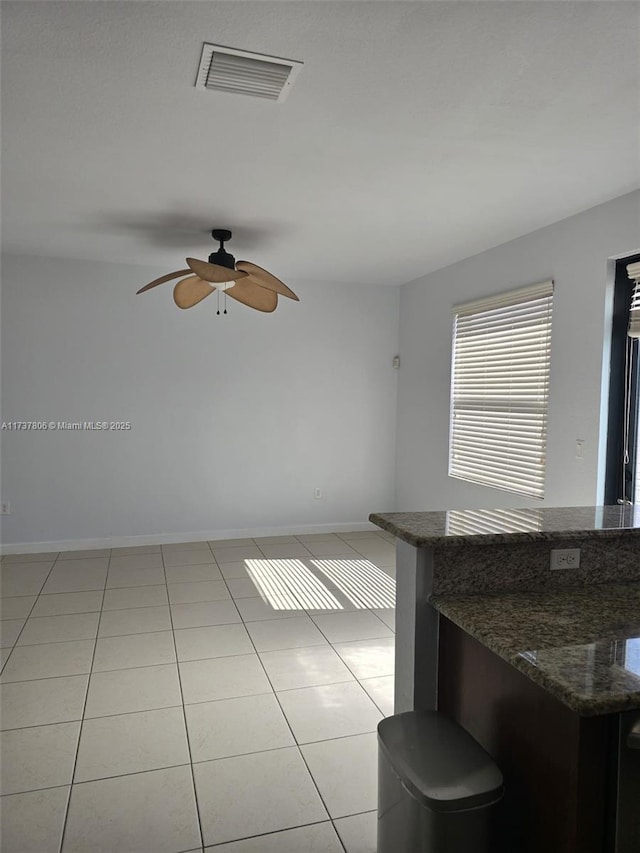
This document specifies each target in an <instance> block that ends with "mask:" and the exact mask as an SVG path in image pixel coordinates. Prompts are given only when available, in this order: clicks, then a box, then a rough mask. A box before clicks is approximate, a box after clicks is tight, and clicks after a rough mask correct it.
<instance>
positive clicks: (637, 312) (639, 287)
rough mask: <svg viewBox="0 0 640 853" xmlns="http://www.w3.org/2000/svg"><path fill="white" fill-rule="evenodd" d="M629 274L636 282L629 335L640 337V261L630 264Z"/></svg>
mask: <svg viewBox="0 0 640 853" xmlns="http://www.w3.org/2000/svg"><path fill="white" fill-rule="evenodd" d="M627 275H628V276H629V278H630V279H631V281H633V282H635V284H634V285H633V291H632V293H631V307H630V309H629V337H630V338H640V263H638V264H629V265H628V266H627Z"/></svg>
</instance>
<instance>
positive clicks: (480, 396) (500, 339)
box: [449, 281, 553, 498]
mask: <svg viewBox="0 0 640 853" xmlns="http://www.w3.org/2000/svg"><path fill="white" fill-rule="evenodd" d="M552 299H553V282H552V281H546V282H542V283H540V284H536V285H533V286H531V287H526V288H522V289H520V290H515V291H511V292H509V293H503V294H500V295H498V296H494V297H490V298H487V299H481V300H478V301H476V302H469V303H467V304H465V305H459V306H457V307H455V308H454V314H455V320H454V330H453V364H452V379H451V422H450V443H449V475H450V476H452V477H457V478H459V479H461V480H468V481H469V482H472V483H480V484H482V485H485V486H492V487H493V488H496V489H503V490H505V491H508V492H515V493H517V494H520V495H529V496H532V497H537V498H542V497H543V496H544V476H545V453H546V440H547V409H548V400H549V370H550V358H551V309H552Z"/></svg>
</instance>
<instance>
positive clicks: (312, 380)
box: [1, 256, 398, 550]
mask: <svg viewBox="0 0 640 853" xmlns="http://www.w3.org/2000/svg"><path fill="white" fill-rule="evenodd" d="M162 272H166V270H155V269H151V270H149V269H146V268H142V267H128V266H124V265H120V264H105V263H97V264H95V263H90V262H86V261H79V260H59V259H58V260H56V259H45V258H33V257H17V256H7V257H5V258H4V259H3V266H2V285H3V289H2V356H3V359H2V418H3V420H4V421H14V420H21V421H30V420H44V421H85V420H87V421H89V420H106V421H112V420H118V421H131V422H132V425H133V428H132V430H131V431H130V432H108V433H102V432H8V431H4V432H3V433H2V435H1V438H2V499H3V500H10V501H11V504H12V514H11V515H10V516H8V517H5V518H3V519H2V541H3V543H4V544H5V545H6V544H7V543H45V542H53V541H60V540H62V541H63V542H67V543H69V542H74V543H75V542H77V541H78V540H87V539H89V540H100V541H102V540H109V541H111V542H114V541H116V540H120V539H122V538H123V537H129V536H141V537H151V539H149V541H159V538H162V539H164V540H165V541H166V540H168V539H169V538H170V537H171V536H172V535H174V534H175V535H176V538H178V539H180V538H188V537H189V534H194V535H195V534H199V533H206V534H207V535H214V534H216V533H217V532H221V533H222V535H227V536H228V535H231V534H232V533H233V532H235V531H242V530H247V531H250V532H254V533H256V534H257V533H259V532H269V531H274V532H276V531H278V530H280V529H282V530H284V529H287V530H291V529H294V528H301V529H302V528H304V529H315V528H316V526H318V525H331V526H335V525H337V524H347V525H350V524H353V523H357V522H364V521H366V519H367V516H368V514H369V512H371V511H372V510H380V509H382V510H384V509H389V508H391V507H392V505H393V468H394V447H395V414H396V384H397V371H394V370H393V369H392V366H391V359H392V357H393V355H394V354H395V352H396V350H397V323H398V290H397V289H393V288H372V287H367V286H357V285H350V286H345V287H339V286H336V285H326V284H323V283H310V282H308V283H304V282H295V281H294V282H290V284H291V286H292V287H293V289H294V290H296V291H297V292H298V294H299V296H300V298H301V301H300V303H294V302H292V301H290V300H287V299H283V300H281V302H280V304H279V306H278V309H277V311H276V312H275V313H274V314H271V315H265V314H261V313H259V312H256V311H253V310H251V309H249V308H246V307H245V306H243V305H240V304H239V303H236V302H233V301H232V300H231V299H230V300H229V303H230V304H229V312H230V313H229V315H228V316H227V317H224V316H220V317H217V316H216V313H215V302H214V300H215V296H212V297H210V299H209V300H208V301H205V302H204V303H202V304H201V305H199V306H196V307H195V308H193V309H191V310H189V311H184V312H182V311H180V310H179V309H178V308H176V307H175V305H174V304H173V300H172V298H171V284H168V285H165V286H164V287H161V288H158V289H156V290H154V291H152V292H150V293H147V294H144V295H142V296H135V295H134V294H135V291H136V290H137V289H138V288H139V287H140V286H141V285H142V284H144V283H145V282H146V281H149V280H151V279H152V278H154V277H155V276H156V275H159V274H161V273H162ZM315 487H320V488H321V489H322V491H323V498H322V500H315V499H314V488H315ZM318 529H320V528H318ZM153 537H156V539H155V540H153ZM158 537H159V538H158ZM192 538H194V537H192ZM195 538H197V537H195ZM140 541H142V540H140ZM14 550H15V549H14Z"/></svg>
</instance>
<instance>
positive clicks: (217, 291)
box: [216, 288, 220, 316]
mask: <svg viewBox="0 0 640 853" xmlns="http://www.w3.org/2000/svg"><path fill="white" fill-rule="evenodd" d="M216 293H217V294H218V310H217V311H216V314H217V315H218V316H220V291H219V290H218V289H217V288H216Z"/></svg>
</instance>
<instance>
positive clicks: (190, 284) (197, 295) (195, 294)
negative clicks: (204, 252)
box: [173, 275, 215, 308]
mask: <svg viewBox="0 0 640 853" xmlns="http://www.w3.org/2000/svg"><path fill="white" fill-rule="evenodd" d="M214 290H215V287H211V285H210V284H209V282H207V281H203V280H202V279H201V278H198V276H197V275H192V276H190V278H183V279H182V281H179V282H178V283H177V284H176V286H175V287H174V288H173V301H174V302H175V303H176V305H177V306H178V308H193V306H194V305H197V304H198V302H202V300H203V299H204V298H205V297H207V296H209V295H210V294H211V293H213V291H214Z"/></svg>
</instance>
